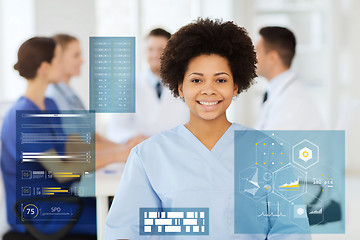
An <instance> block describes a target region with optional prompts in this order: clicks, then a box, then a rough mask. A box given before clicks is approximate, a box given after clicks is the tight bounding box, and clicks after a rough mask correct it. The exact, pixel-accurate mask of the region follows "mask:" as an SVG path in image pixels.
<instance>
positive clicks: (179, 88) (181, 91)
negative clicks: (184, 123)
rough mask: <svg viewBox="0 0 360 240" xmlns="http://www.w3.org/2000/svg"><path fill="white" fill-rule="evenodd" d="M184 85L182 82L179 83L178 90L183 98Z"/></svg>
mask: <svg viewBox="0 0 360 240" xmlns="http://www.w3.org/2000/svg"><path fill="white" fill-rule="evenodd" d="M182 88H183V85H182V83H180V84H179V85H178V92H179V96H180V97H181V98H184V93H183V89H182Z"/></svg>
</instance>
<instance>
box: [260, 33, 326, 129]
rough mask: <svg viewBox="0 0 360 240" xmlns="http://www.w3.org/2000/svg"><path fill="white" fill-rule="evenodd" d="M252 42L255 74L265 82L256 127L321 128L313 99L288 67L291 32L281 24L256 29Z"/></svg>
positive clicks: (291, 55) (292, 42)
mask: <svg viewBox="0 0 360 240" xmlns="http://www.w3.org/2000/svg"><path fill="white" fill-rule="evenodd" d="M259 33H260V36H261V38H260V40H259V42H258V43H257V45H256V54H257V60H258V65H257V74H258V75H259V76H263V77H265V78H266V79H267V80H268V82H269V84H268V87H267V91H266V93H265V96H264V102H263V105H262V107H261V110H260V115H259V118H258V121H257V123H256V125H255V128H256V129H259V130H321V129H323V127H324V126H323V122H322V118H321V116H320V114H319V111H318V109H317V108H316V104H315V102H314V101H313V100H312V98H311V96H310V95H309V93H308V92H307V90H306V89H305V87H304V86H303V85H302V84H300V83H299V82H298V81H297V78H296V74H295V73H294V72H293V71H291V70H290V67H291V62H292V60H293V58H294V55H295V47H296V40H295V36H294V34H293V33H292V32H291V31H290V30H288V29H286V28H283V27H264V28H262V29H260V32H259Z"/></svg>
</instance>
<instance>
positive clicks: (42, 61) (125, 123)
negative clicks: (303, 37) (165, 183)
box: [1, 23, 323, 239]
mask: <svg viewBox="0 0 360 240" xmlns="http://www.w3.org/2000/svg"><path fill="white" fill-rule="evenodd" d="M206 24H209V23H206ZM206 24H205V25H206ZM222 27H223V26H222ZM211 30H214V29H212V28H211ZM259 33H260V36H261V38H260V40H259V41H258V43H257V44H256V58H257V70H256V71H257V75H258V76H263V77H265V78H266V79H267V80H268V82H269V84H268V88H267V91H266V93H265V95H264V101H263V105H262V107H261V112H260V115H259V119H258V122H257V123H256V125H255V126H250V127H255V128H256V129H259V130H268V129H276V130H284V129H289V130H313V129H316V130H319V129H322V127H323V124H322V120H321V116H320V115H319V111H318V110H317V109H316V105H315V104H314V103H313V101H312V99H311V97H310V95H309V94H308V93H307V91H306V89H305V88H304V87H303V86H302V85H301V84H300V83H299V81H298V80H297V78H296V74H295V73H294V72H293V71H292V70H290V68H291V63H292V59H293V57H294V56H295V48H296V40H295V36H294V34H293V33H292V32H291V31H290V30H288V29H286V28H282V27H265V28H262V29H261V30H260V32H259ZM170 38H171V34H170V33H169V32H167V31H165V30H164V29H160V28H157V29H153V30H152V31H151V32H150V33H149V34H148V36H147V37H146V44H147V48H146V58H147V62H148V64H149V69H148V70H146V71H145V72H143V73H142V74H141V75H140V77H139V78H138V79H137V81H136V113H135V114H116V115H114V116H113V118H112V119H111V121H110V124H109V125H108V134H107V137H104V136H101V135H100V134H95V138H96V149H95V152H96V167H95V169H92V170H93V171H94V170H96V169H98V168H101V167H103V166H105V165H108V164H110V163H114V162H125V161H126V160H127V159H128V156H129V154H130V151H131V149H132V148H133V147H134V146H136V145H137V144H139V143H141V142H142V141H144V140H145V139H146V138H148V137H150V136H153V135H155V134H157V133H160V132H162V131H165V130H169V129H171V128H173V127H175V126H178V125H181V126H183V125H182V124H185V123H193V122H194V121H193V120H192V119H191V117H192V116H197V115H196V114H195V113H194V112H195V110H194V109H196V108H194V109H193V108H192V107H191V104H190V103H189V101H190V100H189V98H187V95H181V94H184V93H183V90H184V89H182V88H183V87H185V82H184V83H183V84H180V85H181V87H182V88H179V90H180V91H179V92H178V93H176V91H175V93H174V91H173V90H169V89H168V86H169V82H168V81H169V80H166V79H165V80H164V79H162V76H165V75H163V74H161V67H162V65H161V56H162V53H163V51H164V49H165V48H166V47H167V43H168V41H169V39H170ZM220 39H221V41H223V39H222V38H220ZM174 41H175V40H174ZM209 41H210V40H209ZM188 47H189V48H191V45H189V46H188ZM202 54H206V52H201V51H199V54H198V55H194V58H196V57H198V56H201V55H202ZM208 54H216V52H213V51H209V53H208ZM220 56H222V55H220ZM192 60H193V58H191V59H189V62H187V63H186V64H187V65H186V66H187V67H189V66H190V61H192ZM163 61H164V59H163ZM207 61H208V60H203V59H201V60H200V63H201V62H207ZM228 61H229V62H230V61H231V60H230V59H228ZM82 63H83V59H82V55H81V47H80V43H79V41H78V40H77V39H76V38H75V37H73V36H70V35H67V34H58V35H55V36H53V37H52V38H43V37H34V38H31V39H29V40H27V41H26V42H24V43H23V44H22V46H21V47H20V49H19V52H18V62H17V63H16V64H15V66H14V67H15V69H16V70H17V71H18V72H19V74H20V75H21V76H22V77H24V78H25V79H26V80H27V88H26V91H25V93H24V95H23V96H22V97H21V98H20V99H18V101H17V102H16V103H15V104H14V105H13V107H12V108H11V109H10V111H9V112H8V114H7V116H6V117H5V119H4V123H3V126H2V129H3V130H2V135H1V139H2V148H1V149H2V154H1V170H2V175H3V179H4V183H5V190H6V205H7V219H8V223H9V224H10V226H11V228H12V231H14V232H18V233H22V234H28V233H26V229H25V227H24V226H22V225H18V224H16V219H15V215H14V213H13V206H14V204H15V201H16V199H15V196H16V194H15V190H16V188H15V183H16V180H15V179H16V167H15V163H16V161H17V160H16V138H15V133H16V110H56V111H57V110H86V109H85V106H84V104H83V102H82V101H81V100H80V98H79V97H78V96H77V94H76V93H75V91H74V90H73V89H72V88H71V87H70V82H71V79H72V77H73V76H78V75H79V74H80V67H81V65H82ZM191 66H192V65H191ZM216 66H217V65H216ZM254 69H255V68H254ZM187 70H188V69H187ZM229 72H233V69H230V70H229ZM183 77H184V76H181V78H182V79H183ZM234 78H235V76H234ZM248 78H249V79H251V78H252V77H251V76H248ZM184 81H185V80H184ZM194 81H198V79H195V80H194ZM199 81H200V82H201V79H200V80H199ZM164 83H165V85H167V86H165V85H164ZM180 85H179V86H180ZM242 90H243V89H242ZM184 92H185V91H184ZM239 92H240V91H239ZM239 92H237V91H236V94H235V95H234V96H231V98H232V97H235V96H236V95H237V94H238V93H239ZM177 94H178V95H180V97H178V98H175V97H174V95H177ZM204 94H206V93H204ZM204 101H205V100H204ZM220 102H222V100H219V102H218V103H217V104H220ZM198 103H202V102H201V101H200V100H199V101H198ZM200 105H201V104H200ZM202 107H204V109H207V110H206V111H208V110H209V109H210V106H207V105H206V104H205V105H202ZM226 109H227V107H226V108H225V109H224V111H225V110H226ZM209 111H210V110H209ZM193 118H194V117H193ZM200 118H204V117H203V116H202V115H200ZM226 121H227V120H226ZM203 123H204V122H201V124H203ZM226 123H227V122H226ZM225 125H226V128H224V129H223V128H220V129H221V131H220V133H221V134H220V136H222V135H223V134H224V133H225V132H226V129H228V128H229V126H230V125H228V124H225ZM225 125H224V126H225ZM192 126H193V125H189V126H187V128H188V130H190V132H191V133H193V134H194V135H195V136H196V137H197V138H198V139H201V138H200V137H199V136H203V135H202V133H200V132H197V131H198V129H199V127H197V128H194V129H192V128H191V127H192ZM209 126H210V125H209ZM212 128H213V127H211V130H212V131H213V129H212ZM232 128H234V129H235V128H236V129H237V128H239V129H243V126H241V127H239V126H235V125H233V127H232ZM223 130H224V131H223ZM179 131H186V130H185V129H180V130H179ZM195 132H196V133H199V134H198V135H197V134H195ZM182 134H189V133H185V132H183V133H182ZM209 136H210V135H208V136H206V134H205V137H204V140H203V141H201V142H202V143H203V144H205V146H211V147H208V148H209V149H210V150H211V149H212V147H214V145H215V143H216V142H217V140H219V137H218V135H216V136H215V138H216V141H214V143H209V144H206V143H208V142H207V141H208V140H205V139H209ZM191 137H192V136H190V135H189V136H187V139H188V140H189V139H191ZM227 137H229V138H230V136H227ZM193 140H194V139H193ZM193 140H189V141H190V142H191V141H193ZM157 141H158V140H156V141H155V142H156V144H159V143H158V142H157ZM160 142H161V141H160ZM170 142H171V141H170ZM205 142H206V143H205ZM153 144H155V143H153ZM164 144H165V145H164V146H166V144H170V143H164ZM193 144H194V145H196V144H197V143H195V142H194V143H193ZM170 145H171V144H170ZM149 146H152V145H151V144H150V145H149ZM153 146H154V145H153ZM225 146H226V145H224V147H225ZM62 147H63V148H65V149H66V147H67V146H66V144H65V145H64V146H62ZM57 148H58V146H47V148H46V149H45V148H39V149H38V151H43V152H46V151H54V152H59V151H58V150H59V149H57ZM169 148H171V146H169ZM217 148H219V147H217ZM145 149H147V148H146V147H145ZM146 151H148V150H146ZM146 151H145V152H146ZM149 151H150V150H149ZM159 151H160V150H159ZM179 151H181V150H179ZM150 152H151V151H150ZM150 152H149V154H150ZM170 153H171V152H170ZM143 154H145V153H143ZM133 155H135V153H133ZM154 157H158V156H154ZM133 158H135V157H134V156H133ZM134 161H135V160H133V161H132V165H133V164H136V162H135V163H134ZM162 164H166V163H162ZM132 165H131V166H132ZM150 165H151V164H150ZM42 167H44V168H46V167H45V166H44V165H42ZM128 168H130V167H128ZM154 173H155V174H156V173H157V172H154ZM139 176H140V177H143V176H142V175H141V174H140V175H139ZM127 177H128V179H127V181H129V182H131V176H128V175H125V178H127ZM179 177H180V178H182V177H183V176H179ZM70 181H72V180H71V179H70ZM124 182H125V180H124ZM63 184H71V182H68V183H63ZM125 184H126V183H123V185H122V189H121V190H120V191H121V194H122V193H123V191H130V190H129V189H128V188H130V187H131V186H132V185H126V186H125ZM129 184H130V183H129ZM143 190H144V189H143ZM147 190H148V189H145V190H144V191H145V192H146V191H147ZM133 191H134V190H133ZM165 192H166V190H165ZM138 194H142V193H141V192H139V193H138ZM128 200H130V201H131V199H128ZM118 201H120V204H117V205H116V209H117V210H119V207H122V206H123V204H125V202H122V201H121V199H120V200H118ZM118 201H116V202H118ZM95 208H96V206H95V201H94V199H90V200H89V201H87V202H86V205H85V207H84V210H83V215H82V217H81V218H80V220H79V222H78V224H76V225H75V226H74V228H73V229H72V230H71V233H86V234H90V235H95V233H96V224H95V217H94V214H95V213H94V209H95ZM129 209H130V210H131V208H129ZM129 209H128V210H129ZM113 211H114V210H113ZM119 211H120V210H119ZM136 213H138V212H136ZM113 214H115V215H116V214H118V213H116V212H115V213H113ZM87 217H93V218H94V222H93V224H92V225H91V227H89V226H86V225H85V227H84V226H83V225H82V224H81V219H83V218H87ZM111 217H113V218H114V215H111ZM51 224H52V223H51V222H49V223H48V225H46V224H45V227H44V229H46V227H47V228H49V229H50V230H49V231H51V229H52V227H51ZM110 225H111V223H110ZM114 236H115V235H114ZM28 237H29V239H30V236H29V235H28ZM9 239H11V237H10V238H9Z"/></svg>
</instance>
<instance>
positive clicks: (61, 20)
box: [35, 0, 96, 106]
mask: <svg viewBox="0 0 360 240" xmlns="http://www.w3.org/2000/svg"><path fill="white" fill-rule="evenodd" d="M35 11H36V18H35V26H36V34H37V35H44V36H51V35H53V34H56V33H67V34H71V35H74V36H76V37H77V38H78V39H79V40H80V43H81V48H82V54H83V58H84V64H83V66H82V69H81V76H80V77H77V78H74V79H73V80H72V81H71V85H72V86H73V88H74V90H75V91H76V92H77V93H78V94H79V96H80V97H81V99H82V100H83V102H84V103H85V106H88V105H89V50H88V49H89V36H94V35H95V29H96V18H95V1H94V0H76V1H73V0H51V1H48V0H36V2H35Z"/></svg>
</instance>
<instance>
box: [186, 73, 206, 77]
mask: <svg viewBox="0 0 360 240" xmlns="http://www.w3.org/2000/svg"><path fill="white" fill-rule="evenodd" d="M192 74H195V75H199V76H202V77H203V76H204V74H202V73H198V72H193V73H190V74H189V76H188V77H190V76H191V75H192Z"/></svg>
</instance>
